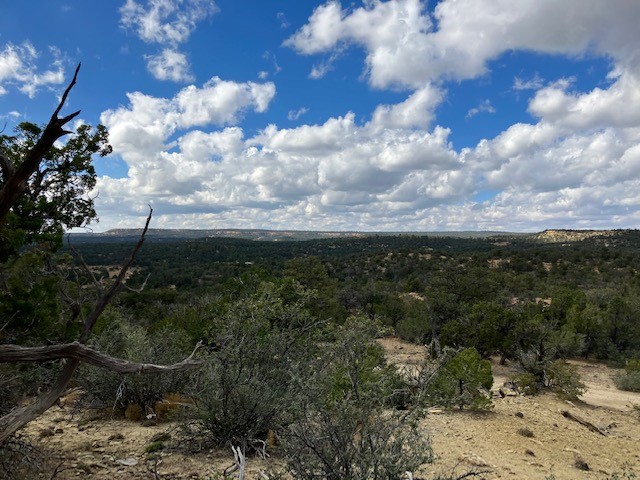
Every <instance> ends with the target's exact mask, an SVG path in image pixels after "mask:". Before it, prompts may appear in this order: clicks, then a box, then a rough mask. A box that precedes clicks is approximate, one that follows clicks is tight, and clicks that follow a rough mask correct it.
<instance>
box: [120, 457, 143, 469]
mask: <svg viewBox="0 0 640 480" xmlns="http://www.w3.org/2000/svg"><path fill="white" fill-rule="evenodd" d="M116 463H117V464H119V465H124V466H125V467H133V466H134V465H137V464H138V459H137V458H116Z"/></svg>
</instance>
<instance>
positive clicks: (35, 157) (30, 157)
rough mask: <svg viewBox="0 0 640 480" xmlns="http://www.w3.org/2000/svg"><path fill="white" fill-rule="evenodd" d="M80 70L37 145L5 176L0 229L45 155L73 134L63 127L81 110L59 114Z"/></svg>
mask: <svg viewBox="0 0 640 480" xmlns="http://www.w3.org/2000/svg"><path fill="white" fill-rule="evenodd" d="M79 70H80V64H78V66H77V67H76V71H75V73H74V75H73V79H72V80H71V83H69V85H68V86H67V88H66V90H65V91H64V94H63V95H62V98H61V99H60V103H59V104H58V107H57V108H56V109H55V111H54V112H53V115H52V116H51V119H50V120H49V123H48V124H47V126H46V127H45V129H44V130H43V132H42V135H40V138H39V139H38V141H37V142H36V144H35V145H34V146H33V148H32V149H31V150H30V151H29V152H28V153H27V154H26V155H25V157H24V159H23V161H22V163H21V164H20V165H19V166H18V168H16V169H15V170H14V171H13V173H12V174H11V175H9V176H5V178H4V183H3V185H2V189H0V229H1V228H2V227H3V226H4V224H5V222H6V220H7V215H8V214H9V211H10V210H11V206H12V205H13V204H14V203H15V201H16V200H17V199H18V197H20V195H22V194H23V193H24V192H25V191H26V190H27V188H28V181H29V178H30V177H31V175H33V174H34V173H35V172H36V170H37V169H38V166H39V165H40V162H42V158H43V157H44V155H45V154H46V153H47V152H48V151H49V150H50V149H51V147H52V146H53V144H54V143H55V142H56V140H58V139H59V138H60V137H62V136H64V135H67V134H69V133H72V132H70V131H69V130H65V129H64V128H63V127H64V126H65V125H66V124H67V123H69V122H70V121H71V120H73V119H74V118H75V117H77V116H78V115H79V114H80V110H78V111H77V112H73V113H71V114H69V115H67V116H66V117H62V118H58V114H59V113H60V110H62V107H63V106H64V104H65V103H66V101H67V97H68V96H69V92H70V91H71V89H72V88H73V86H74V85H75V84H76V80H77V78H78V72H79ZM3 170H4V169H3ZM3 175H4V171H3Z"/></svg>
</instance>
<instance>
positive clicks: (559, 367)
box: [546, 360, 587, 400]
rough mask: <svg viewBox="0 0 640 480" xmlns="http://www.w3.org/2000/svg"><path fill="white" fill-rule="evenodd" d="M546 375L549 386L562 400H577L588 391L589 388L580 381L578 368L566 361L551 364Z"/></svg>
mask: <svg viewBox="0 0 640 480" xmlns="http://www.w3.org/2000/svg"><path fill="white" fill-rule="evenodd" d="M546 374H547V386H548V387H550V388H551V389H552V390H553V391H554V392H556V393H557V394H558V396H560V397H561V398H564V399H568V400H571V399H576V398H578V397H579V396H580V395H582V394H583V393H584V392H585V391H586V389H587V386H586V385H585V384H584V383H583V382H582V381H581V380H580V375H579V374H578V370H577V368H576V367H575V366H573V365H569V364H568V363H567V362H565V361H564V360H555V361H554V362H551V364H550V365H549V367H548V368H547V371H546Z"/></svg>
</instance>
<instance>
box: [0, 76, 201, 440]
mask: <svg viewBox="0 0 640 480" xmlns="http://www.w3.org/2000/svg"><path fill="white" fill-rule="evenodd" d="M79 70H80V64H78V66H77V68H76V70H75V73H74V75H73V79H72V80H71V83H70V84H69V85H68V86H67V88H66V90H65V92H64V94H63V95H62V98H61V100H60V103H59V104H58V107H57V108H56V110H55V111H54V112H53V115H52V116H51V120H49V123H48V125H47V126H46V127H45V129H44V131H43V132H42V135H41V136H40V138H39V139H38V141H37V142H36V144H35V145H34V146H33V148H32V149H31V150H30V151H29V152H27V153H26V155H25V156H24V158H23V159H22V162H21V163H20V165H17V166H16V165H14V164H13V162H12V161H11V159H9V158H8V157H7V156H6V155H3V154H2V152H0V169H1V171H2V180H3V183H2V188H1V189H0V232H1V231H2V230H3V228H4V226H5V223H6V220H7V217H8V214H9V212H10V211H11V206H12V205H13V204H14V203H15V201H16V200H17V199H18V198H19V197H20V195H22V194H23V193H24V192H25V191H26V190H27V189H28V181H29V178H30V177H31V176H32V175H33V174H34V172H36V171H37V170H38V167H39V165H40V163H41V162H42V159H43V157H44V155H45V154H46V153H47V152H48V151H49V150H50V149H51V147H52V146H53V144H54V142H55V141H56V140H58V139H59V138H60V137H62V136H63V135H66V134H68V133H71V132H70V131H68V130H65V129H64V128H63V127H64V126H65V125H66V124H67V123H68V122H70V121H71V120H72V119H73V118H75V117H76V116H77V115H78V114H79V113H80V111H77V112H74V113H72V114H70V115H67V116H66V117H63V118H58V114H59V113H60V110H61V109H62V107H63V106H64V104H65V102H66V100H67V96H68V95H69V92H70V91H71V89H72V88H73V86H74V85H75V84H76V79H77V77H78V71H79ZM152 214H153V209H152V208H150V211H149V216H148V217H147V221H146V223H145V226H144V229H143V231H142V234H141V235H140V239H139V240H138V243H137V244H136V245H135V247H134V248H133V250H132V251H131V255H130V257H129V259H128V260H127V261H126V262H125V263H124V265H122V268H121V269H120V273H119V274H118V276H117V277H116V278H115V279H114V280H113V282H112V283H111V285H110V286H109V288H108V289H107V290H105V291H103V292H102V293H101V294H100V296H99V297H98V299H97V300H96V302H95V303H94V306H93V309H92V310H91V312H89V314H88V315H87V316H86V317H85V319H84V327H83V330H82V333H81V334H80V336H79V338H78V340H77V341H76V342H72V343H67V344H62V345H52V346H44V347H22V346H19V345H0V363H7V362H42V361H49V360H60V359H64V365H63V367H62V370H61V372H60V373H59V374H58V377H57V378H56V380H55V382H54V384H53V386H52V387H51V388H50V389H49V391H48V392H46V393H43V394H42V395H40V396H39V397H37V398H36V400H35V401H34V402H33V403H31V404H30V405H26V406H24V407H17V408H14V409H13V410H12V411H11V412H9V413H8V414H6V415H4V416H3V417H1V418H0V446H1V445H2V444H3V443H4V442H5V441H6V440H7V439H8V438H9V437H11V436H12V435H13V434H14V433H15V432H16V431H18V430H19V429H20V428H22V427H23V426H25V425H26V424H27V423H29V422H30V421H32V420H33V419H35V418H37V417H38V416H40V415H41V414H43V413H44V412H45V411H47V410H48V409H49V408H50V407H51V406H53V405H54V404H55V402H56V401H57V400H58V398H60V396H61V395H62V394H63V393H64V391H65V390H66V388H67V385H68V384H69V382H70V381H71V379H72V378H73V374H74V372H75V371H76V369H77V368H78V365H80V362H81V361H82V362H88V363H92V364H94V365H97V366H100V367H101V368H106V369H108V370H112V371H115V372H120V373H161V372H166V371H184V370H188V369H192V368H197V367H198V366H199V363H200V362H198V361H197V360H195V359H194V355H195V353H196V350H197V349H198V347H199V346H200V345H197V346H196V348H195V349H194V351H193V352H192V354H191V355H190V356H189V357H187V358H186V359H185V360H183V361H181V362H179V363H177V364H174V365H168V366H167V365H153V364H138V363H133V362H127V361H124V360H120V359H116V358H113V357H110V356H108V355H105V354H103V353H101V352H98V351H96V350H94V349H92V348H90V347H88V346H87V345H86V343H87V341H88V340H89V337H90V335H91V331H92V330H93V327H94V326H95V324H96V322H97V321H98V319H99V318H100V315H101V314H102V312H103V311H104V309H105V308H106V307H107V305H109V303H110V302H111V301H112V300H113V297H114V296H115V295H116V294H117V293H118V292H119V291H120V290H121V289H122V288H123V286H124V281H125V278H126V275H127V272H128V270H129V268H130V267H131V265H132V264H133V261H134V260H135V257H136V254H137V253H138V251H139V250H140V248H141V247H142V244H143V243H144V239H145V236H146V234H147V231H148V229H149V222H150V221H151V216H152Z"/></svg>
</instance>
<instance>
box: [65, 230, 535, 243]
mask: <svg viewBox="0 0 640 480" xmlns="http://www.w3.org/2000/svg"><path fill="white" fill-rule="evenodd" d="M141 233H142V229H140V228H119V229H113V230H108V231H106V232H104V233H70V234H68V236H69V237H70V238H71V239H72V240H73V241H76V242H113V241H126V240H130V239H132V238H136V237H139V236H140V234H141ZM526 235H528V234H522V233H513V232H495V231H480V232H473V231H462V232H323V231H305V230H263V229H232V228H224V229H211V230H196V229H192V230H187V229H184V230H183V229H162V228H152V229H149V231H148V232H147V237H148V238H149V239H153V240H156V241H163V240H186V239H199V238H241V239H246V240H257V241H303V240H319V239H332V238H333V239H338V238H364V237H374V236H430V237H454V238H490V237H505V236H506V237H514V236H526Z"/></svg>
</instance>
